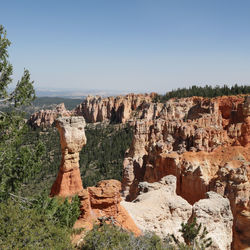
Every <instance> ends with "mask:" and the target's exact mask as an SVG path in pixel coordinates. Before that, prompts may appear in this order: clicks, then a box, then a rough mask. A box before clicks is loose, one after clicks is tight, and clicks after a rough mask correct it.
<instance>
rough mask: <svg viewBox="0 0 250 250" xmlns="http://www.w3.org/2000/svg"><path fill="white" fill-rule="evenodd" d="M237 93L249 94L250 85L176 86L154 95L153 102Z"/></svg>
mask: <svg viewBox="0 0 250 250" xmlns="http://www.w3.org/2000/svg"><path fill="white" fill-rule="evenodd" d="M239 94H250V86H248V85H237V84H235V85H233V86H232V87H231V88H230V87H228V86H227V85H224V86H222V87H220V86H215V87H213V86H210V85H206V86H205V87H201V86H196V85H193V86H191V87H189V88H178V89H177V90H172V91H169V92H167V93H166V94H165V95H157V96H156V97H155V100H154V101H155V102H165V101H167V100H169V99H171V98H183V97H192V96H202V97H210V98H212V97H217V96H223V95H226V96H228V95H239Z"/></svg>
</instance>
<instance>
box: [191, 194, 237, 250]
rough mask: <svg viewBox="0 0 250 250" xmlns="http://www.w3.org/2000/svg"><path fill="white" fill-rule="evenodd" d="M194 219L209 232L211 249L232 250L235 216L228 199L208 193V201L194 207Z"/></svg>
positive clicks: (199, 202)
mask: <svg viewBox="0 0 250 250" xmlns="http://www.w3.org/2000/svg"><path fill="white" fill-rule="evenodd" d="M192 212H193V213H192V218H194V217H195V218H196V219H197V223H198V224H199V223H201V224H202V225H203V226H205V227H206V229H207V231H208V235H207V238H208V237H210V238H211V239H212V245H211V246H210V247H209V249H221V250H230V249H231V243H232V239H233V238H232V236H233V233H232V226H233V215H232V212H231V209H230V203H229V200H228V199H227V198H223V197H222V196H221V195H219V194H217V193H215V192H208V193H206V199H202V200H199V201H198V202H196V203H195V204H194V205H193V209H192Z"/></svg>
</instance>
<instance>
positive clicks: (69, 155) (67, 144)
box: [51, 117, 87, 197]
mask: <svg viewBox="0 0 250 250" xmlns="http://www.w3.org/2000/svg"><path fill="white" fill-rule="evenodd" d="M56 126H57V128H58V131H59V133H60V142H61V150H62V160H61V165H60V169H59V173H58V175H57V178H56V181H55V183H54V184H53V186H52V188H51V196H54V195H58V196H63V197H66V196H72V195H74V194H77V193H78V192H80V191H82V190H83V187H82V180H81V174H80V170H79V152H80V150H81V149H82V147H83V146H84V145H85V144H86V142H87V139H86V136H85V130H84V127H85V120H84V118H83V117H62V118H58V119H57V120H56Z"/></svg>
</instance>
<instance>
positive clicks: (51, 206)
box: [30, 192, 80, 228]
mask: <svg viewBox="0 0 250 250" xmlns="http://www.w3.org/2000/svg"><path fill="white" fill-rule="evenodd" d="M30 207H31V208H35V209H36V210H37V211H38V212H39V213H40V214H44V216H46V217H47V218H48V219H49V220H51V221H53V223H55V224H57V225H58V226H60V227H68V228H71V227H72V226H73V225H74V223H75V222H76V220H77V219H78V217H79V215H80V200H79V198H78V196H74V197H72V199H71V200H70V201H69V200H68V198H66V199H62V198H60V197H54V198H50V197H49V196H48V193H47V192H43V193H42V194H41V195H39V196H37V197H36V198H35V199H33V200H32V203H31V206H30Z"/></svg>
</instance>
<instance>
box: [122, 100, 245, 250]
mask: <svg viewBox="0 0 250 250" xmlns="http://www.w3.org/2000/svg"><path fill="white" fill-rule="evenodd" d="M169 103H171V105H170V106H169V108H166V107H167V106H168V105H169ZM249 104H250V98H249V97H247V98H244V97H222V98H215V99H206V98H186V99H180V100H170V102H168V103H167V104H166V107H164V108H163V109H162V111H161V113H160V115H159V117H158V118H156V119H154V120H148V119H142V120H137V121H136V122H135V134H134V138H133V143H132V145H131V147H130V149H129V150H128V152H127V153H126V156H125V159H124V172H123V181H122V190H123V195H124V197H125V199H126V200H127V201H132V200H134V199H135V198H136V197H137V195H138V193H139V185H138V184H139V182H142V181H147V182H151V183H152V182H155V181H159V180H160V179H161V178H162V177H163V176H165V175H169V174H172V175H175V176H176V177H177V194H178V195H180V196H182V197H183V198H184V199H186V200H187V201H188V202H190V203H191V204H194V203H195V202H197V201H199V200H200V199H204V198H205V195H206V192H208V191H210V190H212V191H216V192H217V193H220V194H222V195H224V196H226V197H228V199H229V200H230V204H231V209H232V212H233V215H234V247H235V249H244V247H246V246H250V237H249V233H248V232H249V227H248V226H246V225H249V211H250V202H249V190H250V185H249V173H250V165H249V161H250V147H249V134H250V133H249V131H250V130H249V119H250V118H249V111H250V108H249Z"/></svg>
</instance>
